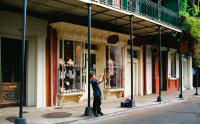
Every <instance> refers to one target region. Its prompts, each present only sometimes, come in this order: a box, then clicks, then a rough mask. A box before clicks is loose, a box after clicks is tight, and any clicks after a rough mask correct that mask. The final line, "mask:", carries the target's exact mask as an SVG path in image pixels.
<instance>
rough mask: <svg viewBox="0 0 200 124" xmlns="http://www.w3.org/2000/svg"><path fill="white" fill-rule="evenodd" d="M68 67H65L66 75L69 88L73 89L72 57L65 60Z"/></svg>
mask: <svg viewBox="0 0 200 124" xmlns="http://www.w3.org/2000/svg"><path fill="white" fill-rule="evenodd" d="M67 64H68V67H67V76H68V79H69V87H70V89H73V79H74V69H73V66H74V62H73V61H72V59H69V60H68V61H67Z"/></svg>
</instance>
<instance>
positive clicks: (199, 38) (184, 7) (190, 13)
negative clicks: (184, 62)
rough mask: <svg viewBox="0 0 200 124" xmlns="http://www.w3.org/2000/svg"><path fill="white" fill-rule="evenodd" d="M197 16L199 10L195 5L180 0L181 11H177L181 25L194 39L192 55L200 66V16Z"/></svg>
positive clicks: (186, 0)
mask: <svg viewBox="0 0 200 124" xmlns="http://www.w3.org/2000/svg"><path fill="white" fill-rule="evenodd" d="M198 16H199V10H198V7H197V6H196V5H193V4H192V3H189V2H188V0H181V11H180V12H179V17H180V20H181V22H180V23H181V27H182V29H183V31H185V32H189V33H190V34H191V36H192V37H193V38H194V39H195V40H196V41H195V53H194V56H193V57H194V58H195V60H196V61H197V62H198V66H199V67H200V18H199V17H198Z"/></svg>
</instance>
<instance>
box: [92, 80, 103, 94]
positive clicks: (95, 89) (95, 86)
mask: <svg viewBox="0 0 200 124" xmlns="http://www.w3.org/2000/svg"><path fill="white" fill-rule="evenodd" d="M90 82H91V84H92V89H93V95H94V96H101V89H100V86H99V84H98V83H97V82H98V81H97V80H91V81H90Z"/></svg>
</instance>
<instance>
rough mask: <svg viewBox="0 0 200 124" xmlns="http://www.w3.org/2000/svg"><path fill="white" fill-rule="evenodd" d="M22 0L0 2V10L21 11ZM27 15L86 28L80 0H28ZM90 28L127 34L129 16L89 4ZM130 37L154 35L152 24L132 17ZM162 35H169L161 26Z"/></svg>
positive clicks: (83, 5) (156, 28)
mask: <svg viewBox="0 0 200 124" xmlns="http://www.w3.org/2000/svg"><path fill="white" fill-rule="evenodd" d="M22 7H23V0H1V1H0V10H6V11H12V12H19V13H21V12H22V10H23V8H22ZM27 9H28V12H27V13H28V15H31V16H35V17H38V18H41V19H46V20H49V23H55V22H61V21H66V22H69V23H74V24H78V25H83V26H87V15H88V10H87V3H85V2H81V1H80V0H28V1H27ZM91 15H92V27H95V28H99V29H104V30H109V31H112V32H120V33H126V34H129V30H130V27H129V26H130V25H129V16H128V15H127V14H125V13H121V12H118V11H115V10H111V9H108V8H105V7H102V6H99V5H92V14H91ZM133 28H134V29H133V34H134V35H138V36H146V35H156V34H158V26H157V24H155V23H152V22H149V21H147V20H145V19H142V18H139V17H138V16H137V17H136V16H134V18H133ZM161 31H162V33H163V34H164V33H169V32H172V30H171V29H169V28H166V27H163V26H162V27H161Z"/></svg>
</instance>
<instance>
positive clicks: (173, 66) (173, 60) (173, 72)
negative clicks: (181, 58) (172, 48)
mask: <svg viewBox="0 0 200 124" xmlns="http://www.w3.org/2000/svg"><path fill="white" fill-rule="evenodd" d="M171 77H174V78H175V77H176V54H175V53H171Z"/></svg>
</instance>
